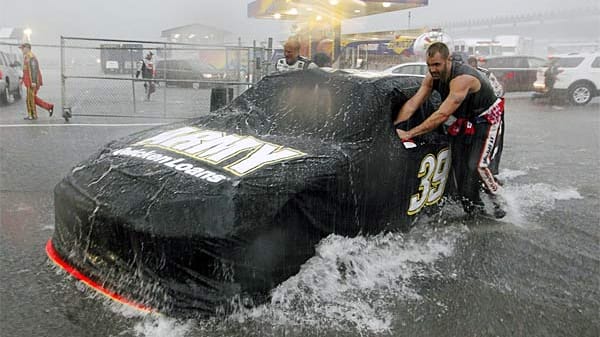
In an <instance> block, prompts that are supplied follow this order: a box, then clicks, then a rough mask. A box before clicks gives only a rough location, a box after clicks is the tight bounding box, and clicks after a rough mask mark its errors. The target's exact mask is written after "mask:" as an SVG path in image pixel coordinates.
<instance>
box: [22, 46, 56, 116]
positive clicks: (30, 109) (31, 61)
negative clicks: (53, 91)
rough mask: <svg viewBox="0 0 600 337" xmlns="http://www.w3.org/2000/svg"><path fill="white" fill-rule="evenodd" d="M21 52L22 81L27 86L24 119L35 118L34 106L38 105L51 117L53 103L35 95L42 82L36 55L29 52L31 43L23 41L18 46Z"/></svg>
mask: <svg viewBox="0 0 600 337" xmlns="http://www.w3.org/2000/svg"><path fill="white" fill-rule="evenodd" d="M19 49H21V51H22V52H23V78H22V82H23V85H24V86H25V88H27V99H26V101H25V102H26V104H27V117H25V119H26V120H35V119H37V118H38V114H37V110H36V106H40V107H42V108H44V109H46V110H48V113H49V114H50V117H52V113H53V112H54V104H52V103H48V102H46V101H44V100H43V99H41V98H39V97H38V96H37V93H38V91H39V90H40V88H41V87H42V85H43V84H44V81H43V79H42V71H41V70H40V64H39V62H38V59H37V57H36V56H35V55H34V54H33V53H32V52H31V44H29V43H23V44H22V45H20V46H19Z"/></svg>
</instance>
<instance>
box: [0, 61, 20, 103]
mask: <svg viewBox="0 0 600 337" xmlns="http://www.w3.org/2000/svg"><path fill="white" fill-rule="evenodd" d="M21 74H22V68H21V62H20V61H19V60H18V57H17V55H16V54H9V53H6V52H2V51H0V103H2V104H7V103H9V102H10V101H11V99H14V100H18V99H20V98H21V81H20V76H21Z"/></svg>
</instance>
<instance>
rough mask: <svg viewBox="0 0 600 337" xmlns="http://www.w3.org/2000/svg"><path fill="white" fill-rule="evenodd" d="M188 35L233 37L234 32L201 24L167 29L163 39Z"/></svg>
mask: <svg viewBox="0 0 600 337" xmlns="http://www.w3.org/2000/svg"><path fill="white" fill-rule="evenodd" d="M177 33H179V34H187V33H195V34H199V35H209V34H219V35H223V36H227V35H231V34H232V32H230V31H228V30H224V29H220V28H217V27H213V26H207V25H203V24H199V23H193V24H189V25H184V26H179V27H173V28H169V29H165V30H163V31H162V32H161V34H160V36H161V37H170V36H171V35H173V34H177Z"/></svg>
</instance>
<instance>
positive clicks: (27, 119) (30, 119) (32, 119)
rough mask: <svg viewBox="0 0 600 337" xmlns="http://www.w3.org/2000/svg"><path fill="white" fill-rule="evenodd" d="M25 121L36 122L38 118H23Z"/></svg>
mask: <svg viewBox="0 0 600 337" xmlns="http://www.w3.org/2000/svg"><path fill="white" fill-rule="evenodd" d="M23 119H24V120H26V121H34V120H36V119H37V118H33V117H31V116H27V117H25V118H23Z"/></svg>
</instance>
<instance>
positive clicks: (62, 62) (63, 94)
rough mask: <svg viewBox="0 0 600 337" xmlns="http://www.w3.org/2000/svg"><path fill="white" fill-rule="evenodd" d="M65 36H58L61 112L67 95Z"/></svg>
mask: <svg viewBox="0 0 600 337" xmlns="http://www.w3.org/2000/svg"><path fill="white" fill-rule="evenodd" d="M65 82H66V81H65V38H64V37H63V36H62V35H61V36H60V104H61V107H62V109H63V114H64V111H65V108H66V107H67V102H66V97H67V93H66V91H65V90H66V89H65V85H66V83H65Z"/></svg>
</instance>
